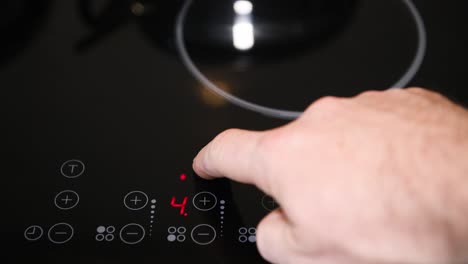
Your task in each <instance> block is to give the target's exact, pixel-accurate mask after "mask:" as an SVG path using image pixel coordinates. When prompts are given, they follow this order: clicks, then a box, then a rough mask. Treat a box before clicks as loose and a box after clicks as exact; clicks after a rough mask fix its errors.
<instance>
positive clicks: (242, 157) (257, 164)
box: [193, 129, 268, 191]
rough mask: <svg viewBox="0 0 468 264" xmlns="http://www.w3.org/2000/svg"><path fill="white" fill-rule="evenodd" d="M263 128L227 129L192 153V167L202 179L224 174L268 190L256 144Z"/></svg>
mask: <svg viewBox="0 0 468 264" xmlns="http://www.w3.org/2000/svg"><path fill="white" fill-rule="evenodd" d="M264 134H265V132H257V131H247V130H240V129H229V130H226V131H224V132H222V133H221V134H219V135H218V136H216V137H215V138H214V139H213V140H212V141H211V142H210V143H208V145H206V146H205V147H204V148H203V149H202V150H201V151H200V152H199V153H198V155H197V156H196V157H195V159H194V161H193V170H194V171H195V173H197V174H198V175H199V176H200V177H202V178H205V179H212V178H220V177H226V178H229V179H232V180H234V181H237V182H241V183H247V184H254V185H256V186H257V187H258V188H259V189H261V190H263V191H268V190H267V189H268V187H267V184H266V179H265V177H264V173H263V172H264V171H265V164H264V162H263V158H262V157H261V153H260V151H259V144H260V142H261V140H262V138H263V136H264Z"/></svg>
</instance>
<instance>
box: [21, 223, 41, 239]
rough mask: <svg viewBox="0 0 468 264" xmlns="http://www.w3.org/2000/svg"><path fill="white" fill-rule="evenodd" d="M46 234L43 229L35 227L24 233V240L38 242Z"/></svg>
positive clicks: (27, 229)
mask: <svg viewBox="0 0 468 264" xmlns="http://www.w3.org/2000/svg"><path fill="white" fill-rule="evenodd" d="M43 234H44V230H42V227H40V226H37V225H33V226H30V227H28V228H26V230H25V231H24V238H26V240H28V241H36V240H39V239H40V238H41V237H42V235H43Z"/></svg>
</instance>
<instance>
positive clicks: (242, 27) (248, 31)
mask: <svg viewBox="0 0 468 264" xmlns="http://www.w3.org/2000/svg"><path fill="white" fill-rule="evenodd" d="M232 40H233V42H234V43H233V44H234V47H235V48H236V49H238V50H249V49H251V48H252V47H253V46H254V44H255V37H254V27H253V25H252V23H251V22H247V21H241V22H236V23H235V24H234V26H233V27H232Z"/></svg>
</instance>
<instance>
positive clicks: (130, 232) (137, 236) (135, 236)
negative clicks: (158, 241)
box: [120, 223, 145, 245]
mask: <svg viewBox="0 0 468 264" xmlns="http://www.w3.org/2000/svg"><path fill="white" fill-rule="evenodd" d="M144 238H145V229H144V228H143V227H142V226H141V225H139V224H133V223H132V224H128V225H126V226H124V227H122V229H120V239H121V240H122V242H124V243H125V244H129V245H134V244H138V243H140V242H141V241H142V240H143V239H144Z"/></svg>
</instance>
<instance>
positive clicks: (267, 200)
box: [262, 195, 278, 211]
mask: <svg viewBox="0 0 468 264" xmlns="http://www.w3.org/2000/svg"><path fill="white" fill-rule="evenodd" d="M262 206H263V208H265V209H266V210H268V211H273V210H275V209H276V208H278V203H277V202H276V201H275V199H273V197H271V196H269V195H264V196H263V197H262Z"/></svg>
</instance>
